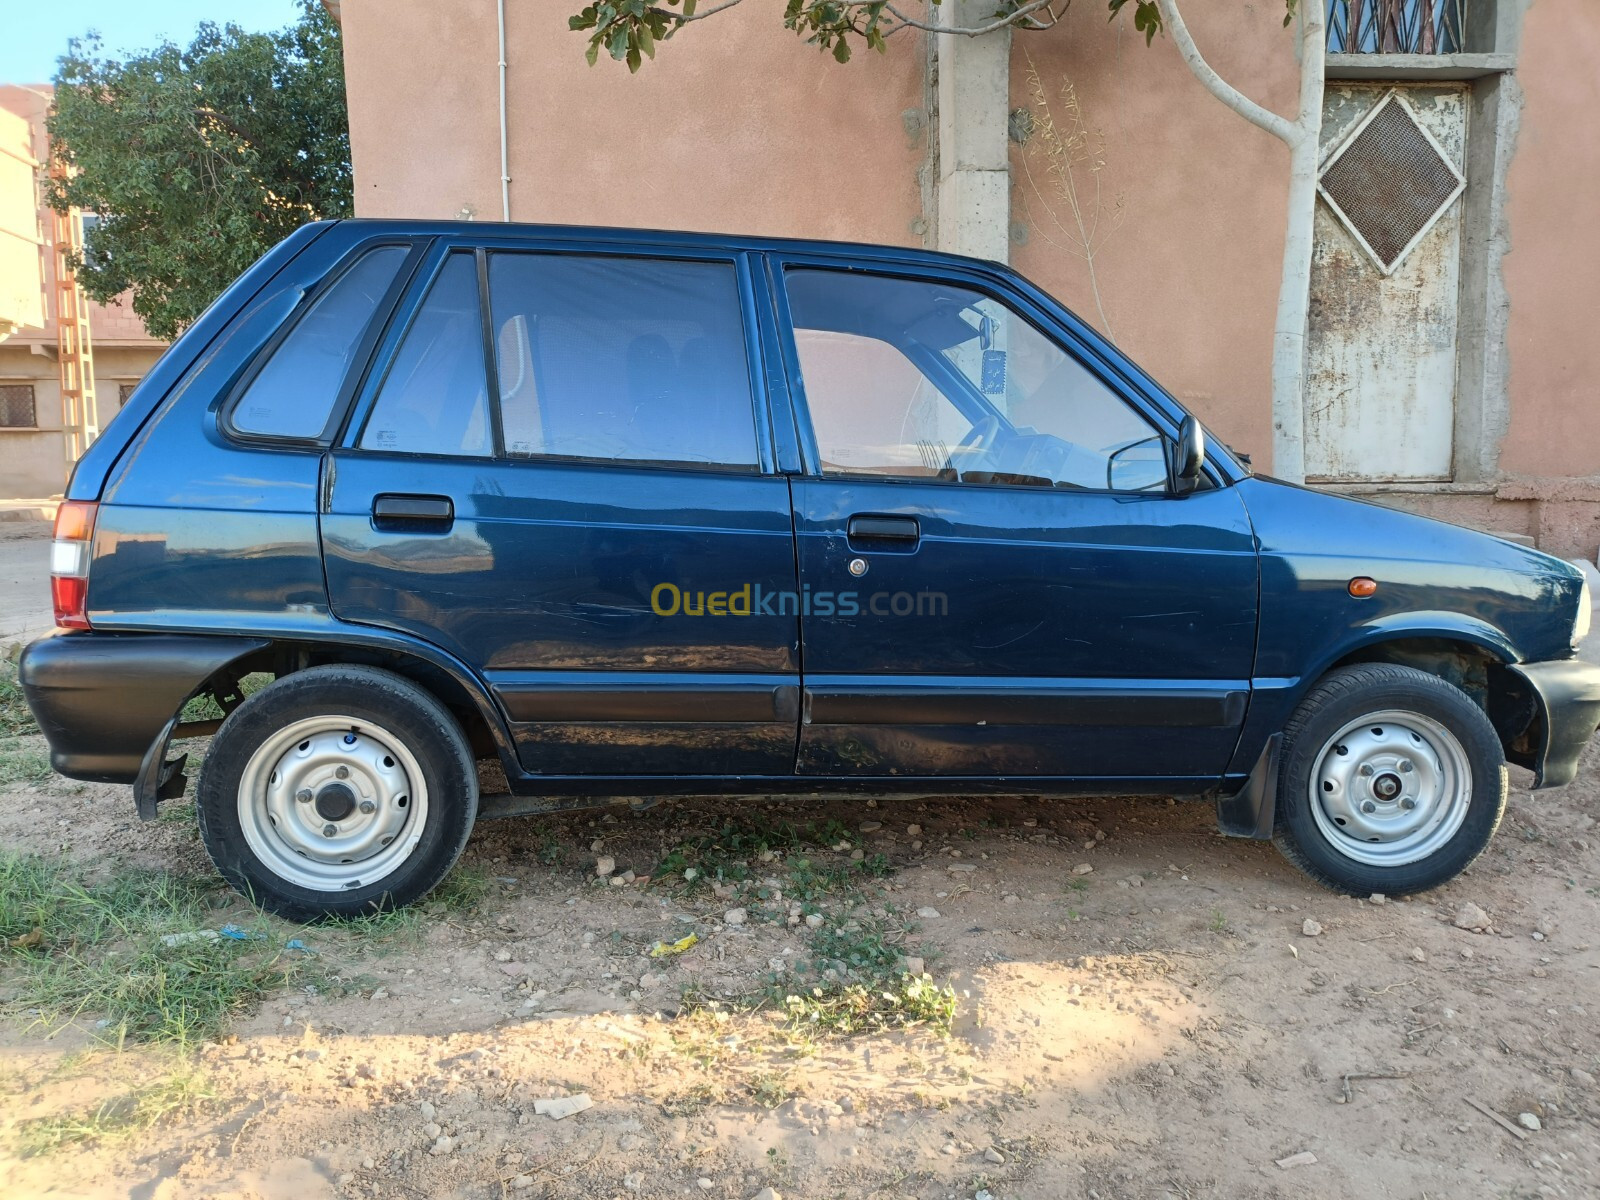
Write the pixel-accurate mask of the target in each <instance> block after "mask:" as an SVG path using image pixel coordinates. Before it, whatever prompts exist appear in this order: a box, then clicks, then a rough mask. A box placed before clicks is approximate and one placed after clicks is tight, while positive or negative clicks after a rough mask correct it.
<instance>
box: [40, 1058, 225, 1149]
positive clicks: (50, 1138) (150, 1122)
mask: <svg viewBox="0 0 1600 1200" xmlns="http://www.w3.org/2000/svg"><path fill="white" fill-rule="evenodd" d="M215 1099H216V1092H215V1091H214V1090H213V1089H212V1087H211V1085H210V1084H209V1083H208V1082H207V1081H206V1080H205V1078H204V1076H203V1075H201V1074H200V1073H199V1072H198V1071H196V1070H194V1069H192V1068H189V1067H183V1068H180V1069H178V1070H177V1071H174V1072H173V1073H172V1074H171V1075H169V1076H167V1077H166V1078H165V1079H160V1080H157V1081H156V1082H155V1083H152V1084H148V1085H146V1086H145V1087H142V1088H138V1089H137V1090H135V1091H132V1092H128V1093H125V1094H124V1095H121V1096H115V1097H113V1098H111V1099H110V1100H107V1101H105V1102H104V1103H103V1104H101V1105H100V1106H99V1107H97V1108H94V1109H91V1110H88V1111H84V1112H77V1113H65V1114H62V1115H60V1116H54V1117H40V1118H36V1119H34V1120H30V1121H23V1122H21V1123H20V1125H19V1126H18V1128H17V1133H16V1140H17V1148H18V1149H19V1150H21V1151H22V1153H23V1154H27V1155H35V1154H48V1153H50V1152H51V1151H53V1150H60V1149H62V1148H64V1147H67V1146H74V1145H79V1144H82V1143H84V1142H96V1143H106V1142H116V1141H121V1140H124V1139H126V1138H131V1137H133V1136H135V1135H137V1134H140V1133H144V1132H147V1131H148V1130H150V1129H152V1128H154V1127H155V1126H156V1125H158V1124H160V1123H161V1122H162V1121H165V1120H169V1119H171V1118H175V1117H186V1116H189V1115H191V1114H193V1113H195V1112H197V1111H199V1110H201V1109H203V1108H204V1107H205V1106H206V1105H208V1104H209V1103H210V1102H211V1101H213V1100H215Z"/></svg>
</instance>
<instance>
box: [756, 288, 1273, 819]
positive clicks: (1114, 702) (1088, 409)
mask: <svg viewBox="0 0 1600 1200" xmlns="http://www.w3.org/2000/svg"><path fill="white" fill-rule="evenodd" d="M782 278H783V292H784V294H785V297H786V307H787V313H788V322H789V324H790V326H791V327H792V331H793V342H792V346H791V347H790V351H791V360H790V364H789V368H790V371H791V374H792V376H793V378H792V387H791V392H792V393H794V394H795V395H796V396H797V397H798V398H799V399H798V400H797V408H798V410H799V414H800V424H801V426H802V429H803V437H805V438H806V439H807V440H809V442H810V445H809V446H808V448H807V453H808V454H809V457H810V463H809V474H808V476H807V477H806V478H803V479H797V480H796V481H795V484H794V494H795V522H796V534H797V547H798V554H799V560H800V577H801V584H802V589H803V592H804V600H805V604H804V611H803V615H802V617H801V627H802V645H803V651H804V664H805V696H804V700H803V704H804V717H803V723H802V726H801V736H800V756H799V770H800V772H801V773H803V774H830V773H840V774H853V775H869V776H870V775H877V776H894V775H936V774H942V775H990V776H1008V775H1009V776H1018V777H1023V776H1054V777H1065V778H1071V779H1076V780H1083V781H1085V785H1086V786H1091V787H1092V786H1125V785H1127V783H1128V781H1129V779H1130V777H1136V778H1137V779H1139V780H1143V781H1145V782H1146V783H1147V784H1150V785H1151V786H1163V787H1167V788H1185V787H1188V786H1191V785H1195V786H1205V784H1206V783H1208V782H1211V781H1214V780H1215V779H1216V778H1217V777H1218V776H1219V775H1220V774H1221V773H1222V772H1223V770H1224V769H1225V766H1226V764H1227V761H1228V759H1229V756H1230V755H1231V753H1232V751H1233V746H1234V743H1235V741H1236V740H1237V736H1238V730H1239V726H1240V723H1241V721H1242V719H1243V716H1244V711H1245V707H1246V704H1247V701H1248V697H1249V688H1250V683H1249V680H1250V675H1251V667H1252V659H1253V655H1254V647H1255V632H1256V588H1257V578H1256V572H1257V565H1256V555H1255V548H1254V543H1253V536H1252V533H1251V528H1250V523H1249V519H1248V517H1247V515H1246V513H1245V511H1244V508H1243V505H1242V504H1241V502H1240V500H1239V498H1238V496H1237V494H1236V492H1235V491H1234V489H1232V488H1229V487H1220V486H1208V487H1206V488H1204V489H1203V490H1200V491H1198V492H1195V493H1192V494H1190V495H1188V496H1185V497H1181V498H1179V497H1174V496H1172V495H1170V494H1169V489H1168V461H1167V459H1168V455H1167V450H1168V446H1169V435H1170V433H1171V429H1170V427H1169V426H1170V420H1169V419H1168V418H1164V417H1161V416H1160V415H1152V414H1151V413H1149V412H1147V411H1145V410H1144V409H1143V408H1142V407H1141V406H1140V405H1139V404H1138V403H1135V402H1131V401H1130V397H1129V396H1128V395H1127V394H1126V393H1125V392H1123V391H1122V390H1121V389H1120V388H1119V387H1116V386H1113V385H1112V384H1110V383H1108V382H1107V379H1106V377H1104V376H1103V375H1102V374H1100V373H1099V371H1098V370H1097V369H1093V368H1091V367H1089V366H1086V365H1085V362H1086V361H1088V360H1087V357H1086V356H1084V357H1080V353H1079V352H1078V351H1076V350H1073V349H1069V346H1070V345H1071V343H1070V342H1069V340H1068V337H1067V335H1066V332H1065V331H1063V330H1056V331H1055V332H1047V330H1049V329H1050V328H1051V326H1050V324H1049V318H1048V317H1047V316H1046V315H1045V314H1043V313H1040V312H1038V311H1037V310H1034V309H1030V308H1029V307H1028V306H1027V305H1026V302H1025V301H1023V300H1021V299H1018V298H1012V299H1011V300H1010V301H1007V300H1004V299H1002V298H1000V296H999V295H998V294H996V293H994V292H990V291H986V290H984V286H983V285H982V284H981V283H979V282H976V281H975V282H973V283H972V284H971V285H970V286H969V285H966V284H962V285H957V284H953V283H951V282H948V281H945V280H934V279H918V278H908V277H893V276H890V275H888V274H882V275H879V274H867V273H861V272H849V273H845V272H843V271H836V270H829V269H825V268H824V267H823V266H822V265H821V264H818V265H815V266H813V265H807V264H804V263H798V262H791V263H789V264H788V265H787V268H786V270H785V271H784V272H783V275H782ZM1025 314H1027V315H1025ZM1113 780H1117V781H1119V783H1112V782H1111V781H1113Z"/></svg>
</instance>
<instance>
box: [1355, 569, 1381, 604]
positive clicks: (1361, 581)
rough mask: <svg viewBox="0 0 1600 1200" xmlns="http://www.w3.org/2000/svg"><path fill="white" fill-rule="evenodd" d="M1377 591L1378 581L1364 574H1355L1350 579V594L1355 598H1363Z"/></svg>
mask: <svg viewBox="0 0 1600 1200" xmlns="http://www.w3.org/2000/svg"><path fill="white" fill-rule="evenodd" d="M1377 591H1378V581H1377V580H1376V579H1372V578H1370V577H1369V576H1366V575H1357V576H1356V577H1355V578H1354V579H1352V580H1351V581H1350V594H1351V595H1352V596H1354V597H1355V598H1356V599H1357V600H1365V599H1366V598H1367V597H1368V596H1372V595H1375V594H1376V593H1377Z"/></svg>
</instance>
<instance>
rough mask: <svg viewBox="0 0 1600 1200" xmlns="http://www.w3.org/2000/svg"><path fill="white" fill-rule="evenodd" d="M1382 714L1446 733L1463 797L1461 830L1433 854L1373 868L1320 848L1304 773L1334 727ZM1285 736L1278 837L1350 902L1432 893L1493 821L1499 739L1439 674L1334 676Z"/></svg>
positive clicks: (1471, 855) (1501, 762)
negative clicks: (1397, 713) (1408, 716)
mask: <svg viewBox="0 0 1600 1200" xmlns="http://www.w3.org/2000/svg"><path fill="white" fill-rule="evenodd" d="M1352 685H1354V686H1352ZM1385 709H1390V710H1401V711H1404V712H1412V713H1417V714H1419V715H1421V716H1424V717H1429V718H1431V719H1432V720H1434V721H1437V722H1438V723H1439V724H1441V725H1443V726H1444V727H1445V728H1446V729H1448V730H1449V731H1450V732H1451V733H1452V734H1453V735H1454V736H1455V738H1456V739H1457V741H1459V742H1460V743H1461V747H1462V749H1463V751H1464V752H1465V754H1466V758H1467V765H1468V770H1469V771H1470V772H1471V776H1472V796H1471V799H1470V800H1469V801H1468V807H1467V813H1466V817H1465V819H1464V820H1463V821H1462V823H1461V828H1460V829H1458V830H1457V831H1456V833H1455V836H1453V837H1452V838H1451V839H1450V840H1449V841H1448V842H1446V843H1445V844H1444V845H1443V846H1441V847H1440V848H1439V849H1438V850H1436V851H1434V852H1433V853H1432V854H1430V855H1428V856H1427V857H1425V858H1422V859H1419V860H1417V861H1416V862H1411V863H1405V864H1403V865H1399V866H1389V867H1379V866H1371V865H1369V864H1366V863H1362V862H1357V861H1356V860H1355V859H1353V858H1348V857H1346V856H1345V855H1344V854H1342V853H1340V851H1339V850H1338V849H1337V848H1335V846H1334V845H1333V844H1332V843H1330V842H1329V840H1328V838H1327V835H1326V834H1325V833H1324V832H1323V830H1322V829H1321V828H1320V827H1319V826H1318V824H1317V822H1316V820H1315V818H1314V817H1313V815H1312V812H1311V806H1312V804H1313V803H1314V801H1313V800H1312V797H1311V774H1312V771H1313V770H1315V768H1316V765H1317V760H1318V758H1319V756H1320V755H1321V753H1322V750H1323V748H1324V747H1325V746H1326V744H1327V742H1328V740H1329V739H1330V738H1332V737H1333V736H1334V735H1335V734H1336V733H1338V732H1339V730H1340V729H1341V728H1342V727H1344V726H1345V725H1346V724H1348V723H1350V722H1352V721H1355V720H1358V719H1359V718H1361V717H1362V716H1363V715H1365V714H1368V713H1377V712H1380V711H1383V710H1385ZM1286 733H1287V734H1288V736H1287V737H1286V738H1285V749H1284V758H1283V763H1282V766H1281V769H1280V773H1279V779H1278V796H1277V817H1276V834H1277V839H1278V841H1279V845H1280V847H1281V848H1283V849H1284V852H1285V853H1286V854H1287V855H1288V857H1289V858H1290V859H1291V860H1292V861H1294V862H1295V863H1296V864H1297V865H1298V866H1300V867H1301V868H1302V869H1304V870H1306V871H1307V872H1308V873H1310V874H1311V875H1313V876H1314V877H1315V878H1317V879H1319V880H1321V881H1322V882H1324V883H1327V884H1329V885H1330V886H1332V887H1335V888H1338V889H1340V890H1342V891H1346V892H1349V893H1350V894H1352V895H1359V896H1366V895H1371V894H1374V893H1382V894H1384V895H1393V896H1403V895H1408V894H1411V893H1413V892H1420V891H1426V890H1428V889H1430V888H1434V887H1438V886H1439V885H1440V884H1442V883H1444V882H1446V881H1448V880H1450V879H1453V878H1454V877H1455V876H1457V875H1459V874H1460V873H1461V872H1462V871H1463V870H1465V869H1466V868H1467V867H1468V866H1469V865H1471V863H1472V862H1473V860H1474V859H1476V858H1477V857H1478V855H1480V854H1481V853H1482V852H1483V850H1484V848H1485V847H1486V846H1487V845H1488V844H1489V839H1490V838H1491V837H1493V835H1494V831H1495V830H1496V828H1498V826H1499V824H1500V818H1501V816H1502V814H1503V813H1504V811H1505V797H1506V770H1505V759H1504V754H1503V752H1502V749H1501V746H1500V740H1499V738H1498V736H1497V735H1496V734H1495V731H1494V727H1493V726H1492V725H1491V724H1490V723H1489V719H1488V717H1487V716H1485V715H1484V713H1483V710H1482V709H1480V708H1479V707H1478V706H1477V705H1476V704H1474V703H1473V701H1472V699H1471V698H1470V697H1469V696H1467V694H1466V693H1465V692H1462V691H1461V690H1460V689H1459V688H1457V687H1455V686H1454V685H1452V684H1450V683H1448V682H1446V681H1445V680H1443V679H1440V678H1439V677H1438V676H1435V675H1430V674H1428V673H1427V672H1425V671H1419V670H1416V669H1415V668H1411V667H1399V666H1387V665H1382V666H1374V667H1367V668H1351V669H1349V670H1347V671H1344V672H1339V673H1336V674H1335V675H1332V676H1330V677H1329V678H1328V679H1327V680H1325V681H1323V682H1322V683H1320V684H1318V685H1317V687H1316V688H1314V689H1313V690H1312V692H1311V693H1310V694H1309V695H1307V697H1306V698H1305V700H1304V701H1302V702H1301V705H1300V707H1299V708H1298V709H1296V711H1295V715H1294V717H1293V718H1291V720H1290V723H1289V727H1288V728H1287V730H1286ZM1285 839H1287V840H1288V841H1289V843H1290V844H1289V845H1287V846H1286V845H1284V840H1285Z"/></svg>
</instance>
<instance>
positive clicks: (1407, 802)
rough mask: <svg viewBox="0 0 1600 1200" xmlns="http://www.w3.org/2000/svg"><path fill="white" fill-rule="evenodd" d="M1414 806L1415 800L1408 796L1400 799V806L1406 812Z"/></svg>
mask: <svg viewBox="0 0 1600 1200" xmlns="http://www.w3.org/2000/svg"><path fill="white" fill-rule="evenodd" d="M1416 806H1417V802H1416V801H1415V800H1413V799H1412V798H1411V797H1410V796H1407V797H1406V798H1405V799H1404V800H1402V801H1400V807H1401V808H1403V809H1405V810H1406V811H1407V812H1410V811H1411V810H1412V809H1413V808H1415V807H1416Z"/></svg>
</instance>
